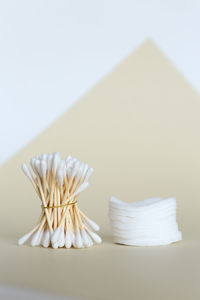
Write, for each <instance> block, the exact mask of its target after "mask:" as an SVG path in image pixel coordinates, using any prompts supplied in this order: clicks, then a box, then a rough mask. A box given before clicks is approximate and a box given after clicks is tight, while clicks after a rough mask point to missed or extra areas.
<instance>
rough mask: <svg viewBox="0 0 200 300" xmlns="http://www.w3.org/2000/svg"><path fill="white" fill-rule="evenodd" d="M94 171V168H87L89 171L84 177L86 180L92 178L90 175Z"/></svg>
mask: <svg viewBox="0 0 200 300" xmlns="http://www.w3.org/2000/svg"><path fill="white" fill-rule="evenodd" d="M93 172H94V169H93V168H89V169H88V170H87V173H86V175H85V178H84V182H87V181H88V179H89V178H90V176H91V175H92V173H93Z"/></svg>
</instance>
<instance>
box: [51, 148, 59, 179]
mask: <svg viewBox="0 0 200 300" xmlns="http://www.w3.org/2000/svg"><path fill="white" fill-rule="evenodd" d="M59 163H60V153H59V152H55V153H54V154H53V162H52V171H53V173H54V174H55V173H56V171H57V168H58V165H59Z"/></svg>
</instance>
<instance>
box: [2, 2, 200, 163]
mask: <svg viewBox="0 0 200 300" xmlns="http://www.w3.org/2000/svg"><path fill="white" fill-rule="evenodd" d="M199 12H200V1H194V0H187V1H184V0H180V1H179V0H173V1H172V0H166V1H164V0H163V1H162V0H146V1H145V0H139V1H134V0H130V1H127V0H122V1H121V0H120V1H117V0H110V1H109V0H107V1H105V0H99V1H95V0H79V1H76V0H71V1H67V0H65V1H59V0H55V1H50V0H47V1H44V0H34V1H30V0H29V1H27V0H24V1H21V0H16V1H9V0H6V1H3V0H1V1H0V104H1V107H0V137H1V147H0V163H3V162H5V160H6V159H8V158H9V157H10V156H11V155H13V154H14V153H15V152H16V151H18V150H19V149H20V148H21V147H23V146H24V145H26V144H27V142H29V141H30V140H31V139H32V138H33V137H35V136H36V135H37V134H39V133H40V132H41V131H42V130H43V129H44V128H46V127H47V126H48V125H49V124H51V122H53V121H54V120H55V119H56V118H57V117H58V116H59V115H60V114H61V113H63V112H64V111H65V110H66V109H67V108H69V107H70V106H71V105H72V104H73V103H74V102H75V101H76V100H78V99H79V97H80V96H81V95H83V94H84V93H85V92H86V91H87V90H88V89H90V88H91V87H92V86H93V85H94V84H95V83H96V82H98V80H99V79H101V78H102V77H103V76H104V75H105V74H106V73H107V72H108V71H110V70H111V69H112V68H113V67H114V66H115V65H117V64H118V63H119V62H120V61H121V60H122V59H124V58H125V57H126V56H127V55H128V54H129V53H130V52H131V51H133V50H134V49H135V48H136V47H138V46H139V45H140V44H141V43H142V42H143V41H144V40H145V39H147V38H151V39H153V40H154V41H155V42H156V43H157V45H158V46H159V47H160V48H161V49H162V51H163V52H164V53H165V54H166V55H167V56H168V58H170V59H171V61H172V62H173V63H174V64H175V65H176V67H177V68H178V69H179V71H180V72H182V73H183V74H184V76H185V77H186V78H187V79H188V80H189V81H190V83H191V84H192V85H193V86H194V87H195V88H196V89H197V90H198V91H200V38H199V37H200V35H199V29H200V18H199Z"/></svg>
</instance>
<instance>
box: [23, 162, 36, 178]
mask: <svg viewBox="0 0 200 300" xmlns="http://www.w3.org/2000/svg"><path fill="white" fill-rule="evenodd" d="M22 170H23V172H24V174H25V175H26V176H27V177H28V179H30V180H31V181H32V180H33V176H32V174H31V172H30V170H29V168H28V166H27V164H22Z"/></svg>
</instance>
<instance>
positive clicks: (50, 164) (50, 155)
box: [47, 154, 53, 171]
mask: <svg viewBox="0 0 200 300" xmlns="http://www.w3.org/2000/svg"><path fill="white" fill-rule="evenodd" d="M52 161H53V154H48V157H47V169H48V171H50V170H51V168H52Z"/></svg>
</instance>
